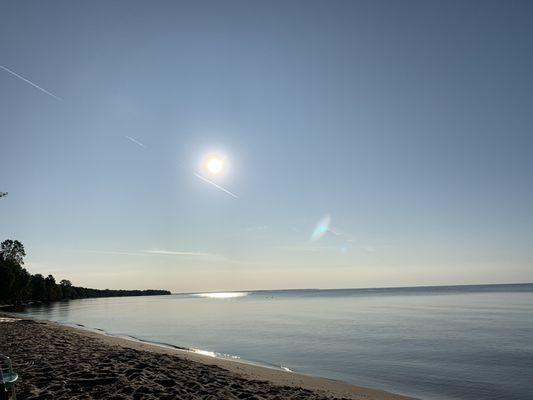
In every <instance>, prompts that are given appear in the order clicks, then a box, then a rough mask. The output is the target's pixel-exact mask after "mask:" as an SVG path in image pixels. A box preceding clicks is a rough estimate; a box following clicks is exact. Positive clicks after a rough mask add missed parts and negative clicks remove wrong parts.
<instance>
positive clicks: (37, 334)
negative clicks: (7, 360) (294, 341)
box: [0, 314, 408, 400]
mask: <svg viewBox="0 0 533 400" xmlns="http://www.w3.org/2000/svg"><path fill="white" fill-rule="evenodd" d="M0 353H2V354H5V355H8V356H10V357H11V359H12V362H13V368H14V369H15V370H16V372H18V374H19V375H20V382H19V383H18V384H17V394H18V398H19V399H33V400H37V399H39V400H45V399H60V400H63V399H80V400H81V399H115V400H119V399H120V400H122V399H136V400H137V399H161V400H164V399H194V400H196V399H206V400H207V399H209V400H221V399H247V400H260V399H269V400H270V399H279V400H296V399H298V400H303V399H312V400H325V399H366V400H401V399H408V397H404V396H400V395H395V394H391V393H387V392H383V391H380V390H373V389H367V388H362V387H357V386H353V385H349V384H347V383H344V382H340V381H335V380H330V379H324V378H316V377H311V376H306V375H300V374H296V373H290V372H285V371H279V370H275V369H270V368H265V367H259V366H255V365H249V364H245V363H241V362H235V361H229V360H223V359H217V358H213V357H209V356H203V355H199V354H194V353H191V352H188V351H183V350H178V349H173V348H170V347H161V346H157V345H153V344H148V343H144V342H138V341H132V340H128V339H124V338H117V337H113V336H108V335H104V334H99V333H95V332H92V331H87V330H82V329H76V328H71V327H67V326H62V325H59V324H56V323H53V322H43V321H34V320H31V319H18V318H16V319H14V317H13V316H12V315H8V314H0Z"/></svg>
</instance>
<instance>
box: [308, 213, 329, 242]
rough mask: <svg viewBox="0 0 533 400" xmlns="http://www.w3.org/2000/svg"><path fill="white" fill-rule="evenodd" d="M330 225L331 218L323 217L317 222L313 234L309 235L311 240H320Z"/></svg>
mask: <svg viewBox="0 0 533 400" xmlns="http://www.w3.org/2000/svg"><path fill="white" fill-rule="evenodd" d="M330 225H331V217H330V216H329V214H328V215H325V216H324V217H323V218H322V219H321V220H320V221H318V224H316V227H315V230H314V231H313V234H312V235H311V240H312V241H315V240H318V239H320V238H321V237H322V236H324V235H325V234H326V233H328V232H329V231H330Z"/></svg>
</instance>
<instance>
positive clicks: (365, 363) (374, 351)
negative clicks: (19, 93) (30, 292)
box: [25, 284, 533, 400]
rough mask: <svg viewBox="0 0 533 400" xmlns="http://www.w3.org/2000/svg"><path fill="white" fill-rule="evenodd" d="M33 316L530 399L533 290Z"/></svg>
mask: <svg viewBox="0 0 533 400" xmlns="http://www.w3.org/2000/svg"><path fill="white" fill-rule="evenodd" d="M25 313H26V314H27V315H31V316H34V317H37V318H45V319H49V320H54V321H58V322H62V323H68V324H83V325H85V326H87V327H92V328H99V329H103V330H105V331H107V332H109V333H111V334H117V335H130V336H134V337H137V338H140V339H144V340H149V341H154V342H160V343H169V344H173V345H178V346H184V347H190V348H197V349H203V350H207V351H213V352H217V354H226V355H234V356H238V357H241V358H242V359H246V360H251V361H257V362H262V363H266V364H271V365H276V366H283V367H285V368H289V369H291V370H293V371H296V372H301V373H306V374H312V375H319V376H325V377H330V378H336V379H341V380H344V381H347V382H351V383H354V384H357V385H362V386H369V387H375V388H381V389H384V390H389V391H394V392H397V393H403V394H407V395H412V396H416V397H419V398H424V399H476V400H479V399H506V400H509V399H533V284H526V285H484V286H454V287H432V288H427V287H426V288H400V289H343V290H297V291H259V292H243V293H239V294H236V293H230V294H224V293H222V294H206V295H199V294H182V295H172V296H157V297H132V298H108V299H86V300H74V301H70V302H62V303H56V304H52V305H50V306H40V307H32V308H28V309H26V311H25Z"/></svg>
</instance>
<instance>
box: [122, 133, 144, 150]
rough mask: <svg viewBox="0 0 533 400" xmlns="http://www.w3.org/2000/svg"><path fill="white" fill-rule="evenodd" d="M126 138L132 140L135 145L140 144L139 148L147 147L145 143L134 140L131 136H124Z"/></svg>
mask: <svg viewBox="0 0 533 400" xmlns="http://www.w3.org/2000/svg"><path fill="white" fill-rule="evenodd" d="M124 137H125V138H126V139H129V140H131V141H132V142H133V143H135V144H138V145H139V146H141V147H144V148H146V146H145V145H144V144H143V143H141V142H139V141H138V140H137V139H134V138H132V137H131V136H127V135H126V136H124Z"/></svg>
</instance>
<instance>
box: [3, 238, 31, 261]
mask: <svg viewBox="0 0 533 400" xmlns="http://www.w3.org/2000/svg"><path fill="white" fill-rule="evenodd" d="M0 254H1V255H2V258H3V259H4V260H6V261H10V260H12V261H14V262H15V263H17V264H18V265H23V264H24V257H25V256H26V252H25V251H24V245H23V244H22V243H20V242H19V241H18V240H11V239H8V240H4V241H3V242H2V244H0Z"/></svg>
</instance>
